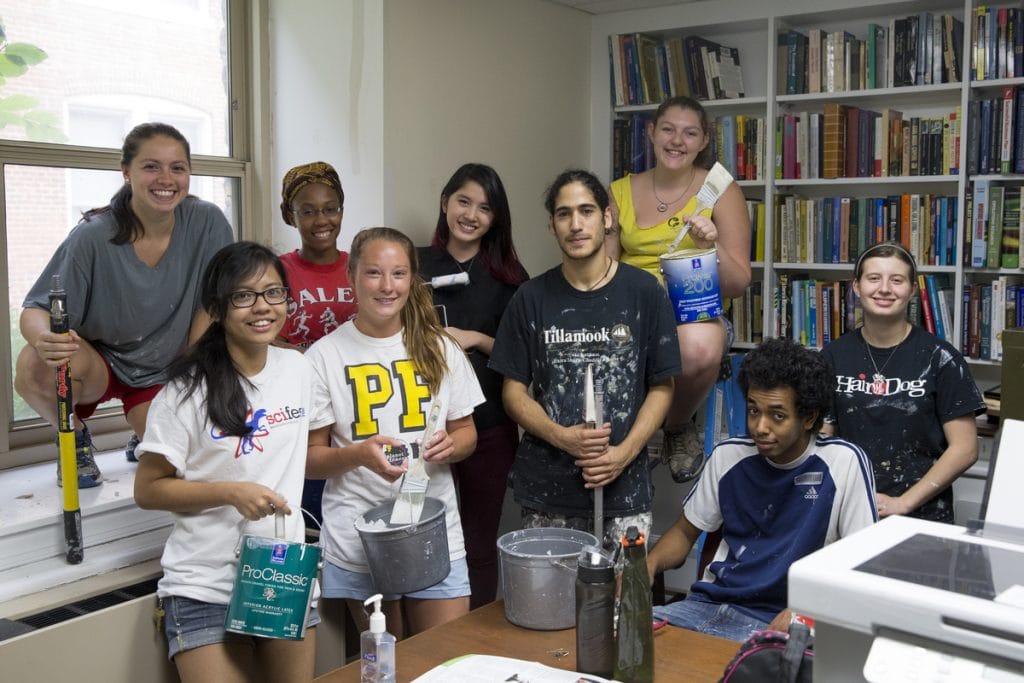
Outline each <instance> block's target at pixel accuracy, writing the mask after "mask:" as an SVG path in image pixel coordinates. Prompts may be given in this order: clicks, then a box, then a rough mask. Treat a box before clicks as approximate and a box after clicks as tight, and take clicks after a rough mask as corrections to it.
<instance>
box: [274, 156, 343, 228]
mask: <svg viewBox="0 0 1024 683" xmlns="http://www.w3.org/2000/svg"><path fill="white" fill-rule="evenodd" d="M313 183H320V184H322V185H326V186H328V187H329V188H331V189H332V190H334V191H335V192H337V193H338V201H340V202H341V203H342V205H344V203H345V191H344V190H342V189H341V178H339V177H338V172H337V171H335V170H334V167H333V166H331V165H330V164H328V163H326V162H323V161H314V162H312V163H308V164H302V165H301V166H296V167H294V168H292V169H291V170H289V171H288V172H287V173H285V174H284V181H283V182H282V183H281V217H282V218H284V222H285V223H287V224H288V225H294V222H293V221H294V219H295V216H294V214H293V212H292V202H293V201H294V200H295V196H296V195H297V194H299V191H300V190H301V189H302V188H304V187H306V186H307V185H312V184H313Z"/></svg>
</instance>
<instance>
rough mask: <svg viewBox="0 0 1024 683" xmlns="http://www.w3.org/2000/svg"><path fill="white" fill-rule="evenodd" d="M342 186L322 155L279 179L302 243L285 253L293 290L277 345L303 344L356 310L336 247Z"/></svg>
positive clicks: (344, 260)
mask: <svg viewBox="0 0 1024 683" xmlns="http://www.w3.org/2000/svg"><path fill="white" fill-rule="evenodd" d="M344 212H345V191H344V189H342V187H341V178H339V177H338V172H337V171H335V170H334V167H333V166H331V165H330V164H328V163H324V162H323V161H314V162H311V163H308V164H302V165H300V166H295V167H294V168H292V169H291V170H289V171H288V172H287V173H286V174H285V175H284V180H283V181H282V184H281V217H282V218H284V222H285V223H287V224H288V225H290V226H292V227H294V228H295V229H296V230H298V232H299V239H301V240H302V246H301V247H300V248H298V249H296V250H295V251H293V252H290V253H288V254H284V255H283V256H282V257H281V262H282V263H284V267H285V271H286V272H287V273H288V282H290V283H291V287H290V289H289V291H290V293H291V295H290V297H289V300H288V322H287V323H286V324H285V327H284V329H283V330H282V331H281V339H280V342H279V343H281V345H290V346H292V347H294V348H297V349H299V350H304V349H306V348H308V347H309V345H310V344H312V343H313V342H315V341H316V340H317V339H319V338H320V337H323V336H324V335H326V334H328V333H330V332H331V331H332V330H335V329H337V328H338V327H340V326H341V324H342V323H343V322H345V321H346V320H349V319H350V318H352V317H353V316H355V314H356V310H357V306H356V298H355V292H354V291H353V290H352V285H350V284H349V281H348V272H347V268H348V253H346V252H344V251H342V250H341V249H338V235H339V234H340V233H341V217H342V215H343V214H344Z"/></svg>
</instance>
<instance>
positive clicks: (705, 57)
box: [608, 33, 745, 107]
mask: <svg viewBox="0 0 1024 683" xmlns="http://www.w3.org/2000/svg"><path fill="white" fill-rule="evenodd" d="M608 56H609V62H610V68H611V79H610V82H611V86H612V93H611V95H612V103H613V104H614V106H616V107H621V106H631V105H646V104H660V103H661V102H663V101H664V100H666V99H668V98H669V97H675V96H676V95H686V96H688V97H693V98H694V99H698V100H721V99H731V98H737V97H743V96H744V94H745V93H744V89H743V71H742V70H741V69H740V51H739V49H737V48H735V47H727V46H725V45H720V44H719V43H716V42H714V41H711V40H707V39H706V38H701V37H700V36H686V37H682V36H674V37H671V38H667V39H665V40H661V39H659V38H657V37H654V36H651V35H647V34H645V33H625V34H622V35H613V36H609V37H608Z"/></svg>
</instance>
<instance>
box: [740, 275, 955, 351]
mask: <svg viewBox="0 0 1024 683" xmlns="http://www.w3.org/2000/svg"><path fill="white" fill-rule="evenodd" d="M953 303H954V301H953V286H952V284H951V281H950V279H949V277H948V276H947V275H945V274H941V273H940V274H927V275H923V274H922V275H919V276H918V292H917V295H916V296H914V297H913V298H912V299H911V301H910V305H909V307H908V317H909V319H910V321H911V322H912V323H914V324H915V325H920V326H921V327H923V328H924V329H926V330H928V331H929V332H931V333H932V334H934V335H935V336H936V337H938V338H940V339H945V340H947V341H949V340H951V339H952V337H953V335H952V332H953V320H954V318H953ZM772 306H773V308H774V312H775V330H774V332H775V336H785V337H789V338H790V339H792V340H793V341H795V342H798V343H800V344H803V345H804V346H816V347H818V348H823V347H824V346H826V345H827V344H828V343H829V342H831V341H832V340H834V339H838V338H839V337H840V336H841V335H843V334H845V333H846V332H847V331H848V330H852V329H856V328H857V327H859V326H860V324H861V322H862V318H863V313H864V311H863V308H862V307H861V305H860V299H859V298H858V297H857V294H856V292H855V291H854V289H853V286H852V285H851V284H850V281H849V280H816V279H813V278H811V277H809V276H808V275H790V274H788V273H782V274H780V275H779V281H778V285H777V286H776V287H775V288H774V291H773V293H772ZM746 310H747V309H746V308H744V307H742V306H741V307H736V306H735V305H734V306H733V308H732V310H731V313H732V315H733V324H734V325H735V326H737V328H740V327H742V326H743V325H744V322H743V321H738V320H737V319H738V318H741V317H742V316H744V315H745V314H746ZM755 323H756V318H750V319H749V322H748V323H746V325H747V326H749V325H752V324H755ZM965 338H966V337H965Z"/></svg>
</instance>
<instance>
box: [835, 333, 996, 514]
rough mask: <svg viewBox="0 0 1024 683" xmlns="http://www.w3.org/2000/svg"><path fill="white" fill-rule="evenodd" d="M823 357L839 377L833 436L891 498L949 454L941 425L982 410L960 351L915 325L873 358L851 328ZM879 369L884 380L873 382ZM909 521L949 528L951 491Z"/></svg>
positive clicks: (873, 352) (872, 350)
mask: <svg viewBox="0 0 1024 683" xmlns="http://www.w3.org/2000/svg"><path fill="white" fill-rule="evenodd" d="M823 353H824V355H825V357H826V359H827V360H828V361H829V362H830V363H831V365H832V368H833V370H834V371H835V374H836V383H837V386H836V394H835V405H834V408H833V417H834V418H835V421H836V433H837V434H838V436H841V437H843V438H844V439H847V440H848V441H852V442H854V443H856V444H857V445H858V446H860V447H861V448H862V449H864V451H865V452H866V453H867V454H868V457H870V458H871V462H872V463H873V464H874V467H875V484H876V486H877V488H878V491H879V492H880V493H884V494H886V495H888V496H899V495H901V494H902V493H903V492H904V491H906V490H907V489H909V488H910V487H911V486H913V485H914V484H915V483H917V482H918V481H919V480H920V479H921V478H922V477H923V476H924V474H925V473H926V472H927V471H928V470H929V469H930V468H931V467H932V465H933V464H935V461H936V459H938V457H939V456H940V455H942V453H943V451H945V450H946V448H947V447H948V445H949V444H948V442H947V441H946V436H945V433H944V432H943V430H942V426H943V424H945V423H946V422H949V421H950V420H953V419H955V418H958V417H961V416H963V415H973V414H978V413H981V412H983V411H984V410H985V404H984V402H983V401H982V398H981V394H980V393H979V391H978V387H977V385H976V384H975V383H974V378H973V377H972V376H971V371H970V369H969V368H968V367H967V363H965V362H964V359H963V356H962V355H961V354H960V352H959V351H957V350H956V349H955V348H954V347H953V346H952V345H950V344H948V343H946V342H944V341H942V340H941V339H938V338H937V337H935V336H934V335H932V334H930V333H928V332H927V331H925V330H923V329H921V328H920V327H916V326H915V327H913V328H911V331H910V334H909V335H908V336H907V338H906V339H905V340H903V341H902V342H901V343H900V344H898V345H896V346H895V347H892V348H888V349H881V348H876V347H870V352H869V350H868V345H867V343H866V342H865V340H864V336H863V335H862V334H861V330H860V329H857V330H853V331H852V332H848V333H847V334H844V335H843V336H842V337H840V338H839V339H837V340H836V341H834V342H832V343H831V344H829V345H828V346H826V347H825V349H824V351H823ZM872 359H873V361H874V362H873V363H872ZM876 366H877V370H878V373H877V374H880V375H882V376H883V377H884V381H882V382H876V381H875V380H874V376H875V374H876ZM911 515H912V516H914V517H920V518H923V519H932V520H936V521H941V522H952V521H953V492H952V488H947V489H946V490H945V491H942V492H941V493H940V494H939V495H937V496H935V497H934V498H932V499H931V500H930V501H928V502H927V503H925V504H924V505H922V506H921V507H920V508H918V509H917V510H915V511H914V512H912V513H911Z"/></svg>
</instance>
